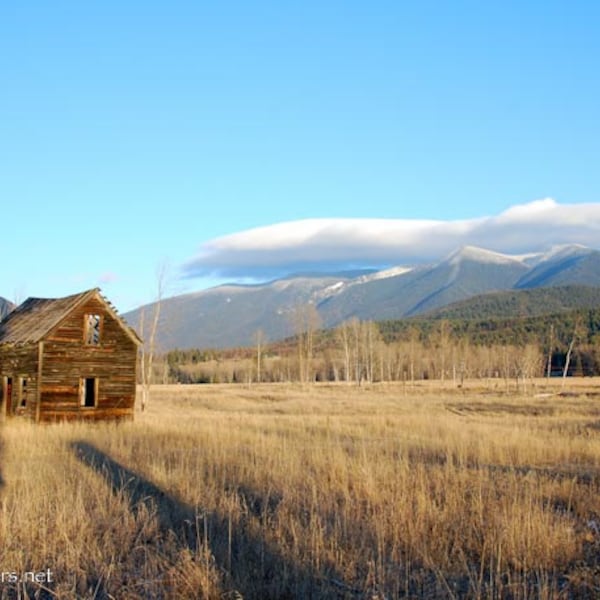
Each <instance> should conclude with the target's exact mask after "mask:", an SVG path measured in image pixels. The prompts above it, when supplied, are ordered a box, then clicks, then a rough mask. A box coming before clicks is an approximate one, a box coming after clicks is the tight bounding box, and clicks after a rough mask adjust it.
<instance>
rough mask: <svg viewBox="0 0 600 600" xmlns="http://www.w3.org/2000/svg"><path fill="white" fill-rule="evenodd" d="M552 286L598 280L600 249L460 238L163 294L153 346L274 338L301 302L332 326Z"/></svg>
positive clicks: (133, 320)
mask: <svg viewBox="0 0 600 600" xmlns="http://www.w3.org/2000/svg"><path fill="white" fill-rule="evenodd" d="M556 286H586V287H590V286H591V287H598V288H600V251H597V250H594V249H591V248H587V247H583V246H579V245H569V246H560V247H556V248H553V249H552V250H550V251H548V252H545V253H529V254H523V255H519V256H515V255H508V254H500V253H497V252H493V251H490V250H486V249H483V248H476V247H473V246H465V247H462V248H460V249H458V250H457V251H455V252H453V253H452V254H451V255H450V256H448V257H446V258H444V259H443V260H441V261H439V262H437V263H434V264H430V265H417V266H399V267H395V268H391V269H385V270H382V271H361V272H342V273H330V274H323V273H316V274H314V273H313V274H310V273H305V274H296V275H290V276H288V277H284V278H281V279H277V280H274V281H270V282H268V283H262V284H257V285H240V284H228V285H221V286H218V287H214V288H211V289H207V290H203V291H200V292H195V293H191V294H184V295H180V296H174V297H172V298H166V299H163V300H162V302H161V313H160V314H161V318H160V326H159V332H158V346H159V348H160V349H161V350H168V349H173V348H209V347H212V348H225V347H234V346H244V345H251V344H253V343H254V339H255V336H256V334H257V332H258V331H261V332H262V333H263V335H264V337H265V338H266V339H267V340H269V341H275V340H278V339H281V338H284V337H286V336H289V335H292V334H293V333H294V313H295V311H296V310H297V309H298V307H299V306H302V305H306V304H312V305H313V306H314V307H315V308H316V310H317V311H318V313H319V316H320V326H322V327H333V326H335V325H337V324H339V323H341V322H343V321H345V320H347V319H349V318H352V317H357V318H359V319H368V320H384V319H400V318H405V317H411V316H416V315H424V314H428V313H430V312H433V311H436V310H438V309H441V308H442V307H447V306H449V305H452V304H453V303H457V302H461V301H464V300H467V299H470V298H473V297H478V296H480V295H485V294H490V293H492V292H500V291H512V292H514V293H518V292H519V291H524V290H532V289H536V288H546V287H556ZM572 289H573V290H575V289H577V288H572ZM598 294H599V295H600V289H598ZM588 295H589V294H588ZM593 295H594V294H593V293H592V296H593ZM590 301H591V300H590V299H589V298H587V300H586V302H588V303H589V302H590ZM153 310H154V306H153V305H147V306H144V307H140V308H138V309H136V310H134V311H131V312H129V313H126V314H124V315H123V316H124V317H125V319H126V320H127V321H128V322H129V323H130V324H132V325H133V326H134V327H138V329H139V323H140V317H141V316H142V314H144V320H145V321H146V322H149V321H150V320H151V317H152V314H153ZM141 333H142V335H144V333H143V332H141Z"/></svg>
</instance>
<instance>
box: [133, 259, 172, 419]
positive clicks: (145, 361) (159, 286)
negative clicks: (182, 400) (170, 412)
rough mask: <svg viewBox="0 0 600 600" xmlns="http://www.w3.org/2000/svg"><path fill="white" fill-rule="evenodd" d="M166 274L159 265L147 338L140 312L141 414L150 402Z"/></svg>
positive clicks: (143, 313) (164, 264)
mask: <svg viewBox="0 0 600 600" xmlns="http://www.w3.org/2000/svg"><path fill="white" fill-rule="evenodd" d="M167 274H168V266H167V263H166V262H163V263H161V264H160V265H159V266H158V268H157V269H156V299H155V301H154V303H153V304H152V307H153V312H152V316H151V320H150V323H149V329H148V337H147V338H146V339H144V338H145V334H146V331H145V329H146V322H145V319H146V311H145V308H146V307H143V308H142V309H141V312H140V322H139V333H140V337H141V338H142V340H143V341H144V343H143V344H142V345H141V346H140V374H141V383H142V399H141V409H142V412H144V411H145V410H146V406H147V404H148V401H149V400H150V386H151V384H152V381H153V371H152V370H153V367H154V355H155V353H156V335H157V332H158V325H159V322H160V311H161V305H162V300H163V297H164V292H165V286H166V280H167Z"/></svg>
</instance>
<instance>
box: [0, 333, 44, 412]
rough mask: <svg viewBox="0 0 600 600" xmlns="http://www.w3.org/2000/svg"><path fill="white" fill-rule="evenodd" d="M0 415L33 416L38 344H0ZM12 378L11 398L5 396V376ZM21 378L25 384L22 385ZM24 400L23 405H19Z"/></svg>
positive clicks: (36, 381)
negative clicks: (0, 378)
mask: <svg viewBox="0 0 600 600" xmlns="http://www.w3.org/2000/svg"><path fill="white" fill-rule="evenodd" d="M0 376H1V377H2V380H1V381H0V395H1V398H0V415H5V414H8V415H13V414H18V415H27V416H29V417H31V418H34V417H35V404H36V395H37V387H38V345H37V344H18V345H14V344H2V345H0ZM7 377H10V378H12V395H11V398H5V392H6V378H7ZM23 380H25V381H26V385H25V386H23V384H22V382H23ZM21 400H25V406H24V407H23V406H21Z"/></svg>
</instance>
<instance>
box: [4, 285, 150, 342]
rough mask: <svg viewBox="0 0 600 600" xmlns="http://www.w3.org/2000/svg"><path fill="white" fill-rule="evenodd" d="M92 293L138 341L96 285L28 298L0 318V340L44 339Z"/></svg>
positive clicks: (24, 340) (90, 296)
mask: <svg viewBox="0 0 600 600" xmlns="http://www.w3.org/2000/svg"><path fill="white" fill-rule="evenodd" d="M94 296H97V297H98V298H99V299H100V300H101V301H102V302H103V303H104V304H105V305H106V308H107V310H108V311H109V312H110V313H111V315H112V316H113V317H114V318H115V319H116V321H117V322H118V323H119V324H120V325H121V327H122V328H123V330H124V331H125V333H126V334H127V335H128V336H129V338H130V339H131V340H132V341H133V342H134V343H135V344H140V343H141V340H140V338H139V337H138V335H137V334H136V333H135V331H134V330H133V329H132V328H131V327H129V325H127V323H125V321H123V319H122V318H121V317H120V316H119V315H118V313H117V311H116V310H115V309H114V308H113V306H112V305H111V304H110V302H108V300H107V299H106V298H104V296H102V294H101V293H100V289H99V288H93V289H91V290H87V291H85V292H81V293H79V294H73V295H72V296H66V297H64V298H27V300H25V302H23V303H22V304H20V305H19V306H17V308H15V310H13V311H12V312H11V313H9V314H8V315H7V316H6V317H5V318H4V320H2V321H0V344H26V343H31V342H34V343H35V342H39V341H41V340H43V339H44V337H45V336H46V335H47V334H48V333H49V332H50V331H51V330H52V329H54V327H56V326H57V325H58V324H59V323H60V322H61V321H62V320H63V319H64V318H65V317H66V316H67V315H68V314H69V313H70V312H71V311H72V310H73V309H74V308H76V307H77V306H79V305H80V304H83V303H84V302H86V301H87V300H89V299H90V298H93V297H94Z"/></svg>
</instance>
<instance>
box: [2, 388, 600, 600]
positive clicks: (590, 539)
mask: <svg viewBox="0 0 600 600" xmlns="http://www.w3.org/2000/svg"><path fill="white" fill-rule="evenodd" d="M575 383H577V384H578V387H574V385H575ZM480 385H481V384H474V383H473V384H469V385H467V386H465V387H464V388H461V389H457V388H452V389H449V388H448V389H445V388H443V387H442V386H440V385H439V384H438V383H431V384H422V385H419V386H414V387H410V386H403V385H402V384H400V385H374V386H371V387H363V388H358V387H355V386H348V385H344V384H341V385H316V386H305V387H301V386H291V385H277V384H271V385H253V386H251V387H246V386H241V385H238V386H228V385H216V386H159V387H157V388H155V390H154V392H153V397H152V399H151V402H150V405H149V408H148V410H147V411H146V412H145V413H143V414H142V413H138V414H136V420H135V422H133V423H123V424H120V425H115V424H100V425H86V424H77V423H75V424H73V423H71V424H57V425H50V426H35V425H32V424H28V423H23V422H20V421H15V420H13V421H10V422H9V423H7V424H6V425H5V426H4V427H3V429H2V431H1V440H2V449H1V453H0V473H1V475H2V479H3V481H4V485H3V487H2V490H1V505H0V540H1V544H0V572H4V573H5V576H4V582H2V581H1V577H0V598H12V597H14V598H16V597H27V595H29V596H30V597H48V598H53V597H57V598H111V597H114V598H119V599H121V598H235V597H238V598H239V597H240V596H242V597H244V598H257V599H259V598H260V599H262V598H337V597H339V598H390V599H391V598H490V599H492V598H548V599H550V598H572V597H589V598H594V597H600V583H599V581H600V579H599V575H600V494H599V492H600V404H599V403H598V397H597V396H598V394H599V393H600V385H599V382H598V381H597V380H590V379H586V380H581V381H579V382H575V381H571V380H570V381H569V390H570V391H571V392H572V393H570V394H563V395H559V394H558V392H559V391H560V382H554V383H553V386H554V387H551V388H549V387H547V386H548V384H547V383H546V382H543V381H539V382H537V383H536V385H535V386H533V385H529V386H528V388H527V392H528V394H529V395H527V396H526V395H523V394H517V393H510V394H507V393H506V392H505V388H504V386H502V387H501V388H499V389H495V388H494V387H493V386H489V385H485V386H484V387H479V386H480ZM48 569H49V570H50V571H51V578H52V581H50V582H46V581H39V582H38V583H32V582H31V581H29V582H26V583H16V582H14V581H13V580H12V579H14V575H15V574H16V575H17V576H19V577H21V576H23V574H24V573H26V572H34V573H36V572H47V570H48ZM9 574H11V575H13V578H12V579H11V578H10V577H9V576H8V575H9ZM19 594H20V596H19ZM35 594H37V596H35Z"/></svg>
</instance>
